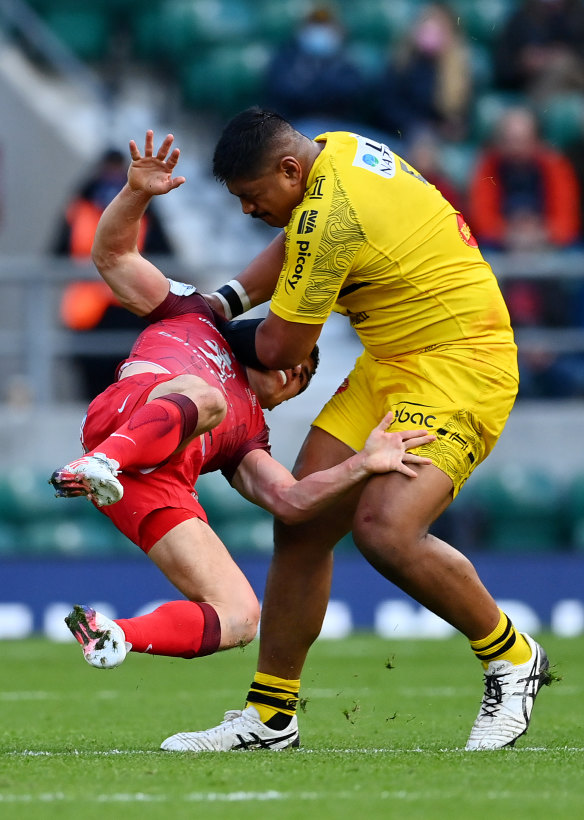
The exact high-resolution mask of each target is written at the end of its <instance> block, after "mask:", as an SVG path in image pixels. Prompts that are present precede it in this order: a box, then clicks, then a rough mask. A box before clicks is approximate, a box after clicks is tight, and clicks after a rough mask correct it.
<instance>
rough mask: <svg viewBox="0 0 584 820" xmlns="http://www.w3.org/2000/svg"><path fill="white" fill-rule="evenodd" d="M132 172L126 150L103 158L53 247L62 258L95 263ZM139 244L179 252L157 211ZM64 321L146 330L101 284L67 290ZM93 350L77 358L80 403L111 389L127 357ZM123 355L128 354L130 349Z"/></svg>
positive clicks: (75, 326)
mask: <svg viewBox="0 0 584 820" xmlns="http://www.w3.org/2000/svg"><path fill="white" fill-rule="evenodd" d="M127 171H128V161H127V158H126V156H125V155H124V154H122V153H121V152H120V151H117V150H115V149H109V150H108V151H106V152H105V153H104V154H103V156H102V157H101V159H100V161H99V163H98V165H97V167H96V168H95V169H94V170H93V172H92V173H91V175H90V177H89V179H87V180H86V181H85V182H84V183H83V184H82V185H81V187H80V189H79V191H78V192H77V193H76V194H75V195H74V196H73V198H72V200H71V202H70V203H69V205H68V206H67V208H66V211H65V214H64V216H63V218H62V220H61V225H60V227H59V231H58V236H57V241H56V243H55V246H54V248H53V252H54V253H55V254H56V255H61V256H69V257H71V258H72V259H75V260H78V261H80V262H88V261H89V259H90V254H91V246H92V244H93V237H94V235H95V230H96V228H97V223H98V221H99V218H100V216H101V214H102V212H103V211H104V209H105V207H106V205H108V204H109V203H110V202H111V200H112V199H113V198H114V197H115V196H116V194H117V193H118V191H120V190H121V188H122V187H123V186H124V184H125V182H126V178H127ZM153 204H154V203H153ZM138 245H139V248H140V251H143V252H144V253H149V254H156V255H164V254H172V252H173V251H172V246H171V245H170V243H169V241H168V238H167V236H166V233H165V231H164V229H163V227H162V224H161V222H160V220H159V218H158V216H157V213H156V209H155V208H154V209H152V207H151V208H149V210H148V213H147V214H146V215H145V216H144V218H143V220H142V226H141V234H140V237H139V240H138ZM61 321H62V323H63V325H64V326H65V327H67V328H69V329H70V330H74V331H88V330H133V331H136V330H142V329H143V327H144V326H145V323H144V322H143V321H142V320H141V319H140V318H138V317H137V316H134V315H133V314H130V313H128V311H127V310H124V309H123V308H122V307H121V306H120V304H119V302H118V301H117V300H116V299H115V297H114V295H113V293H112V292H111V290H110V289H109V288H108V286H107V285H106V284H105V282H103V281H102V280H101V279H100V280H99V281H87V280H84V281H73V282H70V283H69V284H68V285H67V286H66V287H65V290H64V292H63V296H62V299H61ZM92 348H93V351H95V353H94V352H93V351H92V352H91V353H87V354H86V353H78V354H75V355H74V356H73V357H72V359H71V361H72V363H73V365H74V368H75V371H76V375H77V376H78V378H79V382H80V390H81V392H82V396H80V398H83V399H92V398H93V397H94V396H96V395H97V394H98V393H100V392H102V391H103V390H104V389H105V388H106V387H107V386H108V384H111V381H112V379H113V374H114V371H115V368H116V366H117V364H118V363H119V361H120V360H121V358H122V355H121V354H119V355H118V354H116V353H108V352H105V353H99V343H97V342H94V343H93V344H92ZM121 350H122V352H123V350H125V346H122V348H121Z"/></svg>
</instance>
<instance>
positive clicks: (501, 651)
mask: <svg viewBox="0 0 584 820" xmlns="http://www.w3.org/2000/svg"><path fill="white" fill-rule="evenodd" d="M499 612H500V615H501V617H500V618H499V623H498V624H497V626H496V627H495V629H494V630H493V631H492V632H491V634H490V635H487V637H486V638H481V640H480V641H471V642H470V646H471V649H472V651H473V652H474V653H475V655H476V656H477V658H478V659H479V661H480V662H481V663H482V665H483V667H484V668H485V669H486V668H487V666H488V665H489V663H490V662H491V661H510V663H512V664H515V665H516V666H517V665H518V664H520V663H526V662H527V661H528V660H529V658H530V657H531V649H530V647H529V644H528V643H527V641H526V640H525V638H524V637H523V635H521V634H520V633H519V632H517V630H516V629H515V627H514V626H513V624H512V623H511V621H510V620H509V618H508V617H507V615H505V613H504V612H503V610H502V609H500V610H499Z"/></svg>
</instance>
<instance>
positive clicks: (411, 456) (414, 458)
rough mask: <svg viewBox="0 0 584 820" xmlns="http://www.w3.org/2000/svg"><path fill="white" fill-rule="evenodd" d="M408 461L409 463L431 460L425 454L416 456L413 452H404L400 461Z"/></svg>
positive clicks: (422, 462) (430, 462)
mask: <svg viewBox="0 0 584 820" xmlns="http://www.w3.org/2000/svg"><path fill="white" fill-rule="evenodd" d="M406 462H407V463H409V464H432V463H433V461H432V459H431V458H426V456H416V455H414V454H413V453H404V455H403V458H402V463H406Z"/></svg>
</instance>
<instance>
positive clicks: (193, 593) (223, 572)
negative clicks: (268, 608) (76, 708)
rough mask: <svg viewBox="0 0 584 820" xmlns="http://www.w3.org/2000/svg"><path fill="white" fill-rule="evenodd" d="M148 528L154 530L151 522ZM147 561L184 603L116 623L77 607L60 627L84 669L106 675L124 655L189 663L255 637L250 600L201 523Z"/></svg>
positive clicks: (188, 526)
mask: <svg viewBox="0 0 584 820" xmlns="http://www.w3.org/2000/svg"><path fill="white" fill-rule="evenodd" d="M159 512H160V513H161V514H164V511H159ZM149 523H150V525H151V526H156V522H152V521H150V522H149ZM148 554H149V556H150V558H151V559H152V560H153V561H154V563H155V564H156V565H157V566H158V567H159V568H160V569H161V570H162V572H163V573H164V574H165V575H166V577H167V578H168V579H169V580H170V581H171V582H172V583H173V584H174V586H175V587H176V588H177V589H178V590H179V591H180V592H182V594H183V595H185V597H186V598H187V600H184V601H169V602H168V603H165V604H162V605H161V606H159V607H158V608H157V609H155V610H154V611H153V612H151V613H148V614H146V615H141V616H138V617H134V618H125V619H116V620H115V621H112V620H110V619H108V618H106V617H105V616H104V615H102V614H101V613H96V612H95V611H94V610H92V609H91V608H89V607H82V606H76V607H75V608H74V609H73V611H72V612H71V613H70V615H69V616H68V618H67V619H66V621H67V625H68V626H69V629H70V630H71V632H72V633H73V635H74V636H75V637H76V638H77V640H78V641H79V643H80V644H81V645H82V647H83V653H84V656H85V659H86V660H87V662H88V663H90V664H91V665H92V666H95V667H97V668H101V669H108V668H112V667H113V666H118V665H119V664H120V663H121V662H122V661H123V660H124V658H125V656H126V653H127V652H128V651H130V649H131V650H132V651H133V652H147V653H148V654H151V655H167V656H171V657H181V658H196V657H202V656H204V655H210V654H212V653H214V652H217V651H219V650H223V649H230V648H232V647H235V646H243V645H245V644H247V643H249V642H250V641H251V640H252V639H253V638H254V637H255V635H256V633H257V628H258V622H259V603H258V600H257V598H256V595H255V593H254V592H253V589H252V588H251V586H250V584H249V582H248V580H247V579H246V577H245V576H244V575H243V573H242V572H241V570H240V569H239V567H238V566H237V564H236V563H235V562H234V561H233V559H232V558H231V556H230V554H229V552H228V551H227V549H226V548H225V546H224V545H223V543H222V542H221V541H220V539H219V538H218V537H217V536H216V535H215V533H214V532H213V531H212V530H211V528H210V527H209V526H208V524H206V523H205V522H204V521H202V520H201V519H199V518H195V517H189V518H186V519H185V520H183V521H182V522H181V523H179V524H177V525H176V526H174V527H172V529H170V530H169V531H168V532H167V533H165V534H164V535H163V536H162V537H161V538H160V539H159V540H158V541H157V542H156V543H155V544H154V546H153V547H152V548H151V549H150V551H149V553H148Z"/></svg>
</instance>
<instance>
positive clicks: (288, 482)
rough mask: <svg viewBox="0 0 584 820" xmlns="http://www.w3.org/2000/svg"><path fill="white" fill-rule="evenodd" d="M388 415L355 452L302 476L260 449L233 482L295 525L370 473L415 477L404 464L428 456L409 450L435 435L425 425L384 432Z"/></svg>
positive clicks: (246, 460)
mask: <svg viewBox="0 0 584 820" xmlns="http://www.w3.org/2000/svg"><path fill="white" fill-rule="evenodd" d="M391 419H392V414H391V413H388V414H387V416H385V418H384V419H383V420H382V421H381V423H380V424H378V425H377V427H375V428H374V430H373V431H372V432H371V434H370V436H369V438H368V439H367V441H366V443H365V446H364V448H363V450H361V451H360V452H359V453H355V454H354V455H352V456H350V457H349V458H348V459H346V460H345V461H343V462H341V463H340V464H337V465H336V466H334V467H331V468H329V469H328V470H322V471H320V472H316V473H313V474H312V475H309V476H306V477H305V478H303V479H302V480H301V481H297V480H296V479H295V478H294V476H293V475H292V474H291V473H290V472H289V471H288V470H287V469H286V467H284V466H283V465H282V464H280V463H279V462H278V461H276V460H275V459H273V458H272V457H271V456H270V455H269V454H268V453H267V452H266V451H265V450H252V451H251V452H250V453H248V454H247V455H246V456H245V457H244V459H243V460H242V462H241V464H240V465H239V467H238V468H237V471H236V473H235V476H234V478H233V486H234V487H235V489H236V490H238V492H239V493H241V495H243V496H244V497H245V498H247V499H249V500H250V501H253V502H254V503H255V504H257V505H258V506H260V507H263V508H264V509H266V510H268V512H271V513H272V514H273V515H274V516H275V517H276V518H279V519H280V520H282V521H284V522H285V523H286V524H297V523H300V522H301V521H307V520H308V519H310V518H312V517H313V516H315V515H316V514H317V513H318V512H319V511H320V510H322V509H323V508H325V507H327V506H328V505H329V504H331V503H332V502H333V501H335V500H337V499H338V498H339V497H340V496H342V495H343V494H344V493H345V492H346V491H347V490H349V489H350V488H351V487H354V486H355V485H356V484H359V482H361V481H363V480H364V479H366V478H368V477H369V476H370V475H373V474H374V473H386V472H390V471H392V470H396V471H397V472H400V473H403V474H404V475H406V476H408V477H410V478H415V477H416V473H415V472H414V470H412V469H411V467H409V466H408V464H418V465H419V464H431V461H430V459H427V458H422V457H421V456H416V455H414V454H413V453H410V452H408V450H409V449H413V448H415V447H419V446H420V445H421V444H428V443H430V442H432V441H434V440H435V436H429V435H427V434H426V432H425V431H424V430H413V431H412V430H410V431H400V432H396V433H390V432H387V431H386V428H387V426H388V425H389V424H390V423H391Z"/></svg>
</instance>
